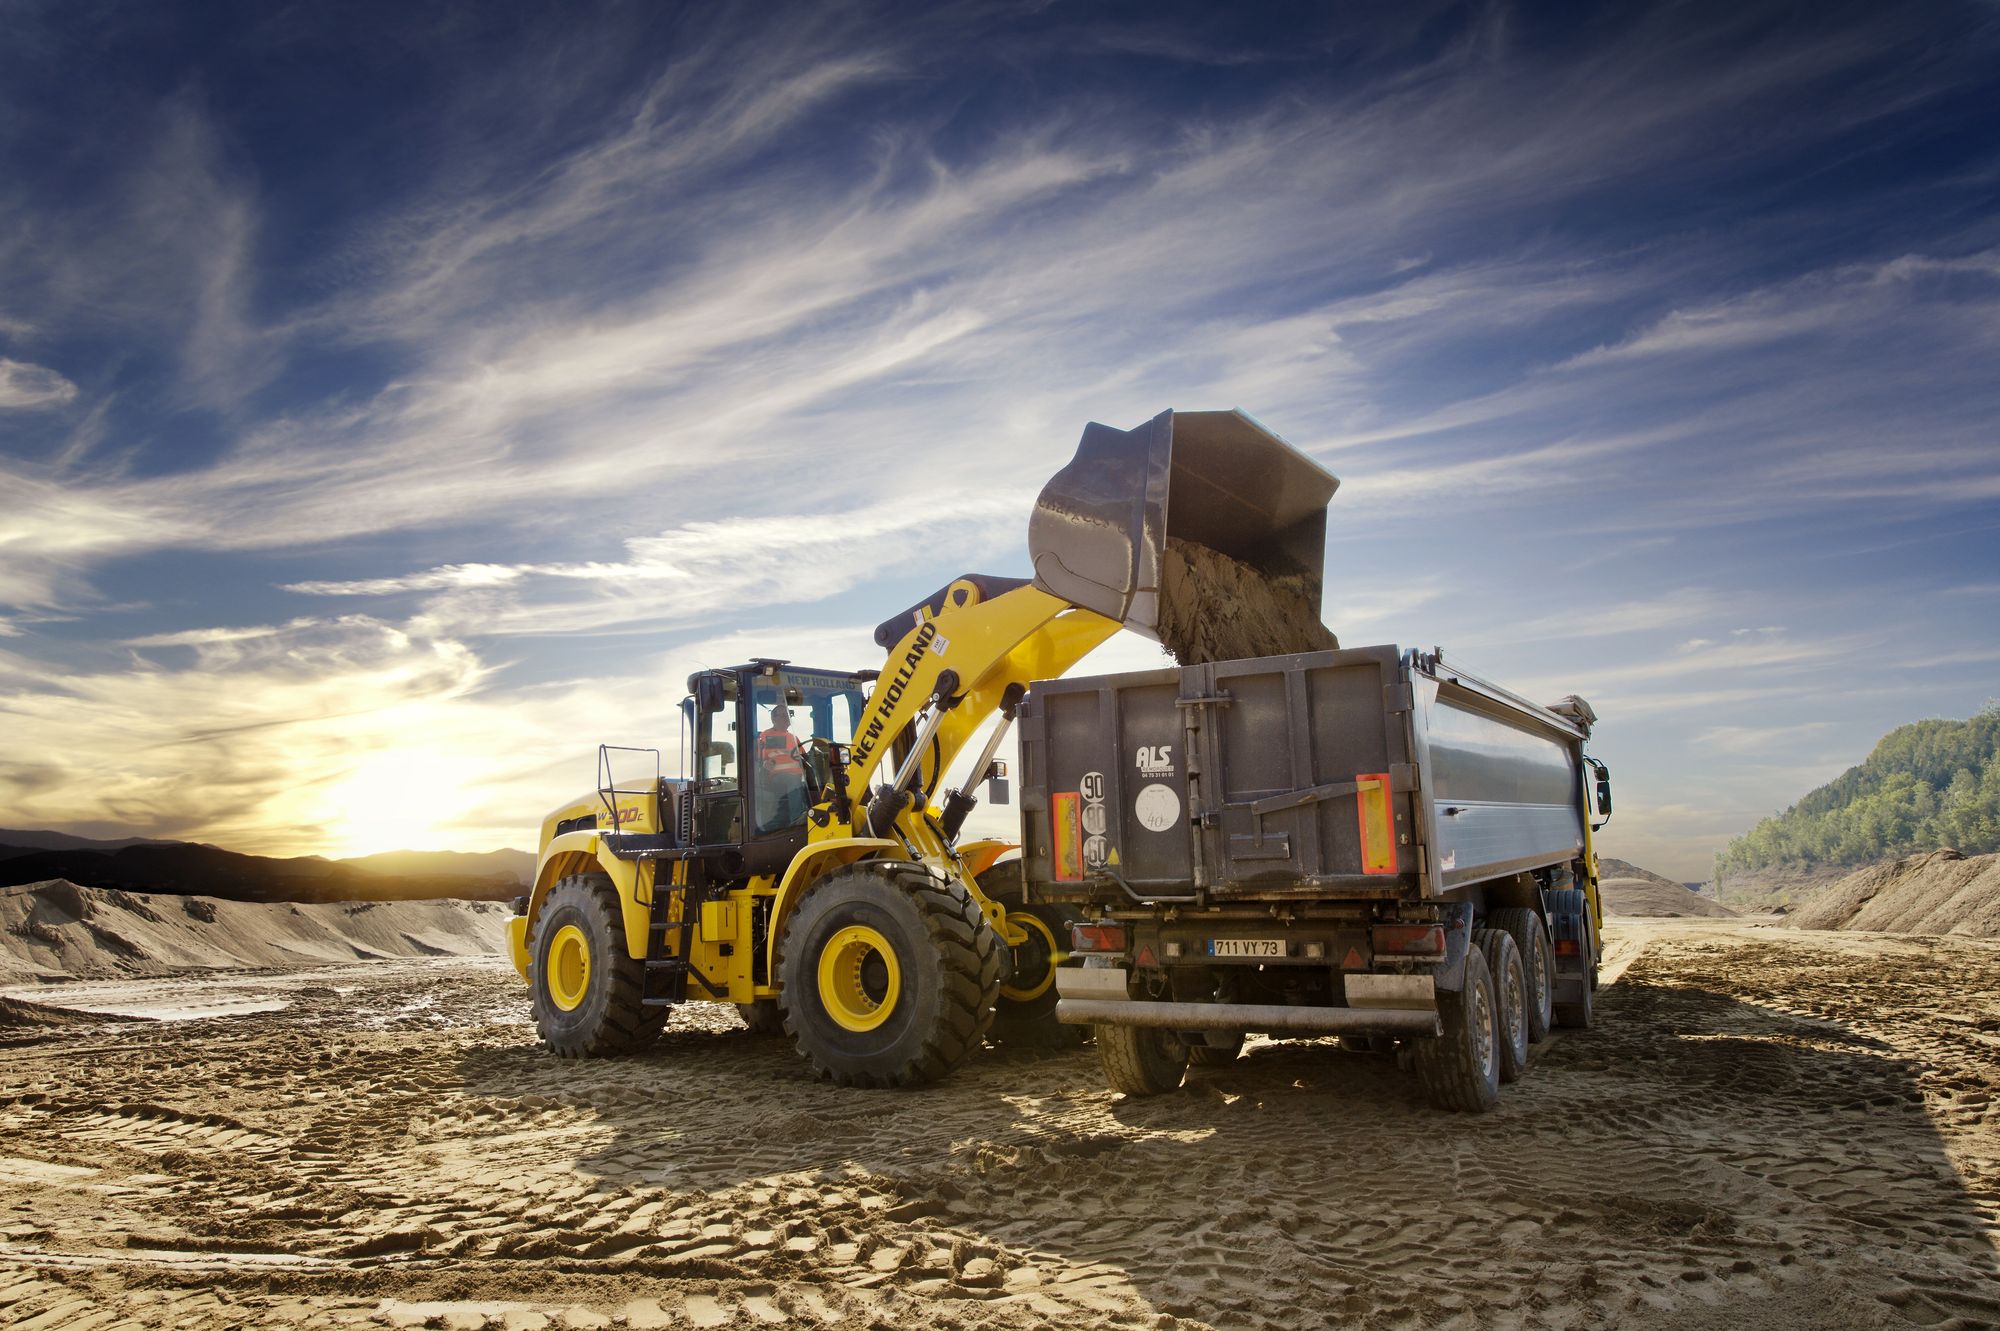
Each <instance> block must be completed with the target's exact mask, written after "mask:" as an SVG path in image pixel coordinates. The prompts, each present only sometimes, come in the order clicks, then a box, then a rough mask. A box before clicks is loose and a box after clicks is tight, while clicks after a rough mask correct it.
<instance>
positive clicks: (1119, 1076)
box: [1092, 1026, 1187, 1095]
mask: <svg viewBox="0 0 2000 1331" xmlns="http://www.w3.org/2000/svg"><path fill="white" fill-rule="evenodd" d="M1092 1030H1093V1031H1094V1032H1095V1034H1096V1037H1097V1056H1098V1059H1099V1061H1100V1062H1101V1063H1102V1064H1103V1065H1104V1080H1105V1081H1107V1082H1108V1083H1110V1085H1111V1089H1112V1090H1114V1091H1121V1092H1123V1093H1124V1094H1126V1095H1165V1094H1167V1093H1168V1092H1170V1091H1175V1090H1178V1089H1179V1088H1180V1085H1181V1082H1182V1081H1183V1080H1184V1079H1185V1078H1186V1077H1187V1064H1186V1062H1185V1061H1183V1062H1182V1064H1181V1067H1180V1069H1179V1071H1178V1073H1177V1074H1176V1073H1174V1072H1173V1071H1172V1070H1171V1069H1170V1068H1168V1067H1165V1066H1160V1065H1154V1064H1152V1063H1151V1062H1150V1061H1149V1060H1148V1058H1147V1056H1146V1049H1145V1042H1146V1041H1147V1040H1150V1039H1157V1038H1158V1037H1160V1036H1161V1035H1163V1034H1164V1032H1161V1031H1156V1030H1154V1029H1152V1028H1151V1027H1146V1026H1096V1027H1092ZM1169 1062H1171V1060H1169Z"/></svg>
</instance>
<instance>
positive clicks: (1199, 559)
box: [1160, 538, 1340, 665]
mask: <svg viewBox="0 0 2000 1331" xmlns="http://www.w3.org/2000/svg"><path fill="white" fill-rule="evenodd" d="M1160 645H1161V646H1163V647H1165V648H1166V649H1167V651H1169V652H1170V653H1172V654H1173V658H1174V659H1175V660H1176V661H1179V662H1180V663H1181V664H1182V665H1199V664H1201V663H1203V662H1206V661H1233V660H1237V659H1240V658H1242V657H1246V656H1284V655H1287V654H1290V653H1293V652H1325V651H1331V650H1333V649H1334V648H1336V647H1338V646H1340V641H1339V639H1337V638H1335V637H1334V635H1333V632H1332V630H1330V629H1328V628H1327V626H1326V625H1325V624H1322V623H1321V622H1320V618H1319V601H1318V598H1317V597H1316V596H1315V595H1313V594H1312V591H1311V589H1310V588H1309V587H1308V586H1307V584H1306V582H1305V580H1304V579H1301V578H1272V577H1268V576H1266V575H1265V574H1263V573H1260V572H1258V571H1257V570H1256V569H1253V568H1251V567H1250V566H1249V565H1248V564H1245V563H1242V562H1241V561H1239V560H1235V559H1231V558H1230V557H1229V556H1228V555H1225V554H1222V553H1221V552H1220V551H1216V550H1211V549H1209V548H1208V547H1207V546H1205V545H1196V544H1194V543H1193V542H1191V541H1179V540H1173V539H1171V538H1170V539H1169V540H1168V541H1167V550H1166V555H1165V557H1164V559H1163V560H1162V563H1161V568H1160Z"/></svg>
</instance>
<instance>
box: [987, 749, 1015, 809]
mask: <svg viewBox="0 0 2000 1331" xmlns="http://www.w3.org/2000/svg"><path fill="white" fill-rule="evenodd" d="M986 802H987V803H988V804H1011V803H1012V802H1013V796H1012V795H1011V794H1010V793H1009V792H1008V789H1007V764H1006V763H1003V762H1001V761H999V760H998V759H995V760H994V762H993V764H992V766H990V767H988V768H987V769H986Z"/></svg>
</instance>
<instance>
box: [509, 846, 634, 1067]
mask: <svg viewBox="0 0 2000 1331" xmlns="http://www.w3.org/2000/svg"><path fill="white" fill-rule="evenodd" d="M572 902H573V903H575V904H576V905H577V907H578V909H579V910H580V911H581V912H582V913H583V914H584V915H585V916H586V917H587V918H588V919H589V920H590V923H591V925H592V930H591V932H592V937H593V940H596V939H609V940H612V942H613V944H614V945H613V946H611V947H608V948H606V949H604V951H605V952H606V953H607V955H606V956H604V957H602V958H599V957H598V956H597V955H596V954H595V952H593V955H592V957H591V964H592V965H594V966H599V967H600V968H601V970H602V972H603V974H604V975H605V976H606V977H607V981H608V983H609V984H610V997H609V1001H608V1002H607V1003H606V1005H605V1009H604V1013H603V1018H602V1020H601V1021H600V1022H599V1023H598V1025H597V1027H596V1028H595V1029H594V1030H591V1031H588V1032H585V1033H583V1034H581V1035H564V1034H561V1033H557V1034H555V1035H551V1034H550V1032H549V1030H548V1027H547V1025H546V1024H545V1023H543V1022H542V1021H541V1019H540V1018H541V1004H540V997H539V996H540V994H541V978H540V976H538V975H537V974H536V973H535V966H536V958H538V957H539V956H540V955H541V942H542V929H543V927H544V926H545V924H546V923H547V921H548V920H549V919H550V917H551V916H553V915H554V914H555V913H556V912H557V910H558V909H559V908H560V907H561V906H562V905H564V904H568V903H572ZM624 937H625V922H624V918H623V916H622V914H621V912H620V910H619V906H618V889H617V888H616V887H614V886H613V885H612V882H611V879H610V877H609V876H608V875H606V874H601V873H578V874H570V875H568V876H566V877H564V878H561V879H559V880H557V882H556V884H555V886H553V887H551V888H550V889H549V895H548V896H547V898H545V899H544V900H543V902H542V908H541V910H540V911H539V912H537V914H536V916H535V924H534V927H533V928H532V929H530V931H529V937H528V983H529V986H530V989H531V991H532V992H533V993H534V994H535V995H536V1000H535V1007H536V1016H537V1021H536V1027H537V1030H538V1031H539V1033H540V1034H541V1037H542V1043H543V1044H545V1045H547V1046H548V1048H549V1052H551V1053H553V1054H554V1055H555V1056H556V1057H558V1058H606V1057H611V1056H614V1055H618V1054H630V1053H635V1052H637V1051H638V1050H641V1049H644V1048H645V1047H646V1046H647V1045H649V1044H651V1043H652V1042H653V1040H654V1039H655V1038H656V1037H657V1036H658V1035H659V1033H660V1031H661V1030H662V1029H663V1028H664V1027H665V1026H666V1024H667V1011H668V1010H667V1009H666V1008H664V1007H658V1008H648V1007H646V1006H644V1005H643V1004H642V1003H641V1002H640V999H641V998H642V997H643V996H644V995H645V992H646V963H645V962H643V961H640V960H637V959H636V958H634V957H632V956H631V955H629V954H628V953H627V952H626V950H625V948H624V947H623V946H620V945H618V944H622V943H623V940H624Z"/></svg>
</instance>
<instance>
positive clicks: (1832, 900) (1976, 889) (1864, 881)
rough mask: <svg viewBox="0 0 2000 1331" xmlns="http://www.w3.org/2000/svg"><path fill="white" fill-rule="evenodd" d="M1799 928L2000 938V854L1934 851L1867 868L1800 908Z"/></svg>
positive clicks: (1794, 919)
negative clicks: (1970, 854) (1965, 854)
mask: <svg viewBox="0 0 2000 1331" xmlns="http://www.w3.org/2000/svg"><path fill="white" fill-rule="evenodd" d="M1786 923H1787V924H1789V925H1791V926H1793V927H1794V928H1798V929H1871V930H1876V931H1879V932H1882V933H1892V934H1958V935H1961V936H1964V937H1969V938H2000V855H1975V856H1973V857H1972V858H1970V859H1967V858H1966V857H1965V856H1963V855H1961V854H1959V853H1958V852H1957V851H1955V850H1934V851H1931V852H1930V853H1929V854H1925V855H1912V856H1910V857H1909V858H1907V859H1901V860H1897V861H1896V862H1895V863H1893V864H1877V865H1874V866H1873V867H1871V868H1867V869H1861V870H1858V871H1857V872H1855V873H1851V874H1849V875H1848V876H1847V877H1845V878H1843V879H1841V880H1840V881H1839V882H1837V883H1835V884H1834V885H1833V886H1832V887H1829V888H1827V889H1826V890H1825V891H1824V892H1822V893H1820V894H1819V895H1818V896H1817V897H1814V898H1813V899H1812V900H1811V901H1809V902H1807V903H1806V904H1805V905H1804V906H1802V907H1800V908H1799V909H1798V910H1797V911H1796V912H1794V913H1793V914H1792V916H1791V917H1790V918H1789V919H1788V920H1786Z"/></svg>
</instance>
